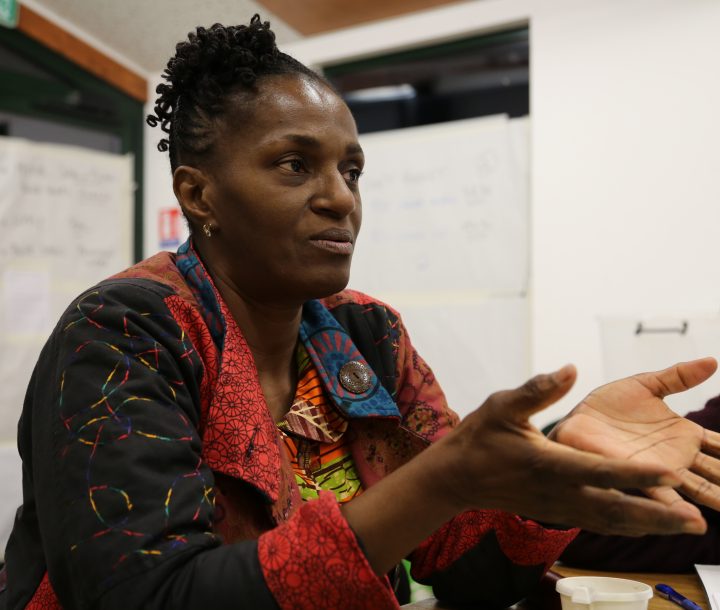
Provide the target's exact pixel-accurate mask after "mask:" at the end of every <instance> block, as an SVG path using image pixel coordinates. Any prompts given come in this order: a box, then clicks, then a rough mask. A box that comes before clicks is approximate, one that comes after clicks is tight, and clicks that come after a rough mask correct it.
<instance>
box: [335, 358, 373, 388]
mask: <svg viewBox="0 0 720 610" xmlns="http://www.w3.org/2000/svg"><path fill="white" fill-rule="evenodd" d="M338 377H339V378H340V383H341V384H342V387H344V388H345V389H346V390H347V391H348V392H352V393H353V394H362V393H363V392H367V391H368V390H369V389H370V385H371V384H372V380H371V378H370V369H369V368H368V367H367V366H366V365H365V364H363V363H362V362H358V361H357V360H351V361H350V362H346V363H345V364H343V365H342V367H341V368H340V372H339V373H338Z"/></svg>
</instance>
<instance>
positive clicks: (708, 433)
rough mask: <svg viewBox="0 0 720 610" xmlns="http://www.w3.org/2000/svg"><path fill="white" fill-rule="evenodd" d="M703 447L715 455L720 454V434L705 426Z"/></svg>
mask: <svg viewBox="0 0 720 610" xmlns="http://www.w3.org/2000/svg"><path fill="white" fill-rule="evenodd" d="M702 449H703V450H704V451H706V452H707V453H710V454H713V455H720V434H718V433H717V432H713V431H712V430H708V429H707V428H703V438H702Z"/></svg>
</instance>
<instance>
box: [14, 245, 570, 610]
mask: <svg viewBox="0 0 720 610" xmlns="http://www.w3.org/2000/svg"><path fill="white" fill-rule="evenodd" d="M300 340H302V341H303V342H304V345H305V347H306V348H307V350H308V353H309V354H310V356H311V358H312V359H313V361H314V363H315V365H316V366H317V367H318V371H319V372H320V375H321V377H322V379H323V382H324V384H325V389H326V392H327V395H328V397H330V398H331V399H332V400H333V402H334V403H335V404H336V405H337V407H338V408H339V409H340V410H341V411H343V413H344V414H345V415H346V416H347V417H348V418H349V419H350V426H349V428H348V434H351V437H350V438H351V451H352V456H353V458H354V461H355V466H356V469H357V472H358V474H359V476H360V478H361V480H362V484H363V486H364V487H366V488H367V487H369V486H371V485H373V484H374V483H375V482H377V481H378V480H379V479H381V478H382V477H384V476H385V475H387V474H388V473H389V472H391V471H393V470H394V469H396V468H397V467H399V466H400V465H402V464H404V463H405V462H407V461H408V460H410V459H411V458H412V457H413V456H415V455H417V454H418V453H419V452H420V451H422V450H423V449H424V448H425V447H426V446H427V445H428V444H430V443H432V442H434V441H436V440H437V439H439V438H440V437H441V436H442V435H443V434H445V433H447V431H448V430H450V429H451V428H452V427H453V426H454V425H455V424H456V423H457V416H456V415H455V414H454V413H453V412H452V411H451V410H450V409H449V408H448V407H447V404H446V401H445V398H444V396H443V393H442V391H441V389H440V387H439V385H438V384H437V382H436V381H435V378H434V376H433V374H432V372H431V370H430V369H429V368H428V366H427V365H426V364H425V362H424V361H423V360H422V358H420V356H419V355H418V354H417V352H416V351H415V350H414V348H413V347H412V345H411V343H410V340H409V338H408V335H407V333H406V331H405V329H404V327H403V325H402V323H401V321H400V318H399V316H398V315H397V313H396V312H395V311H393V310H392V309H390V308H389V307H388V306H386V305H384V304H382V303H380V302H378V301H376V300H373V299H371V298H370V297H367V296H366V295H363V294H360V293H357V292H354V291H349V290H348V291H343V292H341V293H339V294H336V295H334V296H332V297H329V298H327V299H324V300H322V301H310V302H308V303H307V304H306V305H305V307H304V311H303V319H302V323H301V330H300ZM351 360H356V361H361V362H364V363H366V364H367V365H369V367H370V369H371V370H372V371H373V374H372V377H371V384H370V387H369V389H368V390H366V391H364V392H362V393H360V394H353V393H350V392H349V391H347V390H345V389H344V388H343V386H342V385H341V384H340V383H339V382H338V376H337V374H338V371H339V369H340V367H342V365H343V364H345V363H346V362H348V361H351ZM18 444H19V448H20V452H21V455H22V458H23V471H24V472H23V475H24V476H23V493H24V503H23V506H22V507H21V509H20V510H19V512H18V516H17V519H16V523H15V527H14V529H13V533H12V536H11V539H10V542H9V544H8V548H7V552H6V559H7V570H8V591H7V593H6V594H5V596H6V598H7V599H6V603H7V608H12V609H15V608H26V607H29V608H58V607H65V608H88V607H92V608H118V609H119V608H122V609H127V608H201V607H207V608H225V607H231V606H232V607H247V608H252V609H254V610H263V609H277V608H282V609H284V610H291V609H292V610H305V609H307V610H311V609H312V610H317V609H320V608H342V609H344V610H351V609H355V608H357V609H360V608H371V609H373V610H382V609H385V608H388V609H391V608H397V607H398V606H397V602H396V600H395V597H394V595H393V592H392V590H391V587H390V585H389V581H388V579H387V578H378V577H377V576H376V575H375V574H374V573H373V571H372V569H371V568H370V566H369V564H368V562H367V560H366V558H365V555H364V552H363V550H362V546H361V542H360V541H358V540H357V538H356V537H355V535H354V533H353V532H352V530H351V529H350V527H349V526H348V524H347V522H346V521H345V520H344V518H343V517H342V514H341V512H340V510H339V508H338V505H337V503H336V502H335V499H334V496H333V495H332V494H321V497H320V498H319V499H318V500H314V501H309V502H306V503H303V502H301V500H300V497H299V493H298V488H297V485H296V483H295V479H294V475H293V472H292V469H291V467H290V465H289V462H288V460H287V457H286V455H285V452H284V451H283V450H282V445H281V441H280V439H279V436H278V432H277V429H276V427H275V424H274V422H273V420H272V418H271V417H270V414H269V411H268V409H267V407H266V405H265V402H264V398H263V395H262V392H261V389H260V384H259V381H258V377H257V371H256V369H255V365H254V363H253V359H252V356H251V353H250V350H249V348H248V346H247V344H246V342H245V340H244V338H243V336H242V334H241V332H240V330H239V328H238V327H237V325H236V324H235V322H234V321H233V319H232V317H231V316H230V315H229V312H228V311H227V309H226V306H225V304H224V302H223V301H222V299H221V298H220V295H219V293H218V292H217V291H216V289H215V287H214V286H213V284H212V281H211V280H210V277H209V275H208V274H207V273H206V271H205V269H204V268H203V266H202V264H201V262H200V261H199V259H198V257H197V256H196V254H195V252H194V250H193V249H192V248H191V247H190V246H189V245H187V244H186V245H185V246H183V247H182V248H181V249H180V250H179V251H178V254H177V255H172V254H168V253H161V254H158V255H156V256H154V257H152V258H150V259H148V260H146V261H143V262H141V263H139V264H138V265H135V266H134V267H132V268H130V269H128V270H127V271H125V272H123V273H121V274H119V275H117V276H115V277H113V278H110V279H109V280H106V281H104V282H102V283H101V284H99V285H98V286H96V287H94V288H92V289H90V290H88V291H87V292H85V293H84V294H82V295H81V296H80V297H78V299H76V301H75V302H74V303H73V304H72V305H71V306H70V307H69V308H68V310H67V311H66V312H65V314H64V315H63V316H62V318H61V320H60V322H59V323H58V325H57V327H56V328H55V330H54V332H53V334H52V336H51V337H50V339H49V341H48V343H47V344H46V346H45V348H44V349H43V352H42V354H41V356H40V359H39V361H38V364H37V367H36V369H35V371H34V373H33V377H32V379H31V382H30V386H29V389H28V393H27V397H26V401H25V405H24V409H23V414H22V418H21V421H20V424H19V432H18ZM498 468H502V465H501V464H498ZM408 519H412V515H411V514H409V515H408ZM573 536H574V532H573V531H559V530H550V529H545V528H543V527H541V526H540V525H538V524H536V523H534V522H532V521H526V520H523V519H521V518H519V517H517V516H514V515H509V514H506V513H502V512H499V511H474V512H468V513H464V514H462V515H459V516H458V517H456V518H455V519H453V520H452V521H450V522H449V523H447V524H446V525H445V526H443V527H442V528H441V529H440V530H439V531H438V532H436V533H435V534H434V535H433V536H431V537H430V538H429V539H428V540H426V541H425V542H424V543H423V544H421V545H420V546H419V548H418V549H416V550H415V551H414V553H413V554H412V555H411V557H410V559H411V561H412V565H413V575H414V576H415V577H416V578H417V579H419V580H421V581H423V582H427V583H430V584H432V585H433V587H434V589H435V593H436V595H438V596H439V597H444V598H450V599H455V600H460V601H468V600H475V601H482V602H484V603H485V604H489V605H492V606H495V607H505V606H507V605H509V604H511V603H513V602H515V601H517V600H518V599H520V598H521V597H523V596H524V594H525V592H526V591H527V590H528V589H529V588H530V587H532V586H533V585H534V584H535V583H536V582H537V580H538V579H539V577H540V576H541V575H542V573H543V572H544V571H545V570H546V569H547V568H548V567H549V566H550V565H551V564H552V562H553V561H554V560H555V559H556V557H557V556H558V555H559V553H560V552H561V551H562V549H563V548H564V547H565V546H566V545H567V544H568V542H569V541H570V540H571V539H572V537H573Z"/></svg>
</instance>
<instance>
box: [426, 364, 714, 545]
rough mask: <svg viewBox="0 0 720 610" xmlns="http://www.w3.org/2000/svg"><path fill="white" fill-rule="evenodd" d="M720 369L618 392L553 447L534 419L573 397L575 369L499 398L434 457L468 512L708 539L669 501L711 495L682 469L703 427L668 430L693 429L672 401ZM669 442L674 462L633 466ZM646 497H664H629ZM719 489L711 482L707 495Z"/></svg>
mask: <svg viewBox="0 0 720 610" xmlns="http://www.w3.org/2000/svg"><path fill="white" fill-rule="evenodd" d="M713 370H714V361H707V360H706V361H699V362H696V363H688V364H684V365H679V366H678V367H675V368H672V369H667V371H663V372H661V373H657V374H644V375H640V376H637V377H633V378H629V379H624V380H621V381H617V382H614V383H611V384H608V385H607V386H604V387H603V388H600V389H598V390H596V391H595V392H593V393H592V394H591V395H590V396H589V397H588V399H586V401H585V402H583V403H582V405H581V406H579V407H578V408H577V409H576V410H575V411H574V412H573V414H572V416H571V417H568V418H567V419H566V420H565V421H563V423H562V424H561V428H560V430H559V431H558V436H559V438H558V439H557V440H561V441H562V442H563V443H565V444H561V443H560V442H555V441H554V440H553V439H551V438H545V437H544V436H543V435H542V434H541V433H540V431H539V430H537V429H536V428H535V427H534V426H532V425H531V424H530V422H529V417H530V416H531V415H532V414H534V413H535V412H537V411H539V410H541V409H543V408H544V407H546V406H548V405H550V404H552V403H553V402H555V401H557V400H558V399H559V398H561V397H562V396H563V395H564V394H565V393H566V392H567V391H568V390H569V389H570V387H571V386H572V384H573V382H574V380H575V369H574V367H572V366H568V367H565V368H563V369H561V370H560V371H558V372H556V373H554V374H552V375H539V376H537V377H534V378H533V379H531V380H530V381H528V382H527V383H526V384H524V385H523V386H521V387H520V388H517V389H515V390H509V391H503V392H497V393H495V394H493V395H491V396H490V397H489V398H488V400H487V401H486V402H485V403H484V404H483V405H482V406H481V407H480V408H479V409H477V410H476V411H475V412H473V413H472V414H470V415H469V416H468V417H466V418H465V419H464V420H463V422H462V423H461V424H460V426H459V427H458V428H457V429H456V430H454V431H453V432H452V433H451V434H450V435H448V436H447V437H446V438H445V439H443V440H442V441H440V442H439V443H437V444H436V445H435V446H433V447H431V448H430V449H428V450H427V453H430V452H433V453H434V459H435V460H437V461H438V462H440V463H442V464H443V466H442V467H443V471H444V472H445V473H446V475H445V477H444V480H443V481H442V485H443V490H444V493H447V494H448V495H449V497H451V498H453V499H454V501H456V502H457V503H458V504H459V506H461V507H462V508H499V509H503V510H506V511H509V512H514V513H517V514H521V515H523V516H526V517H532V518H534V519H537V520H540V521H542V522H546V523H556V524H563V525H572V526H578V527H581V528H583V529H587V530H590V531H594V532H598V533H605V534H623V535H631V536H633V535H643V534H650V533H664V534H669V533H681V532H685V533H702V532H704V531H705V527H706V524H705V521H704V520H703V518H702V516H701V514H700V512H699V511H698V509H697V508H696V507H695V506H693V505H691V504H689V503H687V502H684V501H680V502H671V501H669V500H670V496H671V495H673V496H674V498H675V499H677V498H679V496H678V495H677V493H676V492H674V491H673V489H672V488H673V487H677V486H681V487H682V489H683V490H684V489H685V487H686V486H688V485H691V481H692V484H694V486H695V488H698V487H702V486H701V485H699V483H698V481H700V480H704V479H703V477H702V475H699V474H696V473H690V474H686V473H685V472H684V471H683V470H682V468H683V467H684V468H685V469H688V468H690V465H691V463H693V461H694V460H696V454H698V452H699V447H700V445H701V443H702V442H703V440H702V439H703V435H702V428H699V432H698V430H697V428H698V427H697V426H696V425H695V424H691V423H690V422H688V424H689V426H688V427H684V426H683V427H679V426H678V428H677V430H675V431H672V430H671V429H670V428H669V427H668V421H673V422H674V421H676V420H680V421H684V420H683V419H682V418H680V417H678V416H677V415H675V414H674V413H673V412H672V411H670V410H669V409H668V408H667V406H665V404H664V403H663V402H662V397H663V396H665V395H667V394H669V393H671V392H678V391H681V390H683V389H687V388H689V387H692V386H693V385H697V384H698V383H701V382H702V381H704V380H705V379H706V378H707V377H709V376H710V374H712V372H713ZM681 379H684V380H685V381H684V382H683V381H681ZM630 413H634V415H632V416H630V415H629V414H630ZM652 422H657V423H656V424H653V423H652ZM651 431H652V432H654V433H655V435H654V436H652V438H649V436H648V435H649V434H650V432H651ZM708 434H714V433H708ZM571 438H572V439H574V441H575V442H571V441H570V439H571ZM713 438H718V435H714V437H713ZM590 439H592V441H593V442H592V443H591V442H590ZM662 440H666V441H667V442H668V443H672V446H673V447H675V446H677V450H676V454H677V455H676V456H674V457H673V458H672V460H668V459H667V457H665V456H664V455H663V452H662V451H659V452H654V453H652V456H653V459H645V460H641V459H638V458H636V459H634V460H628V459H627V458H628V457H629V456H630V455H636V454H638V453H639V451H640V449H641V448H650V447H651V446H652V445H653V444H657V443H659V442H661V441H662ZM712 442H714V443H715V445H714V446H717V447H718V448H720V442H718V441H714V440H713V441H712ZM568 445H574V447H571V446H568ZM590 451H592V452H590ZM598 454H602V455H598ZM710 459H711V458H706V460H710ZM699 463H700V464H706V463H707V461H704V460H702V459H701V460H700V461H699ZM696 470H698V468H696ZM688 472H689V470H688ZM688 476H692V479H688ZM713 480H714V477H713ZM637 488H642V489H652V490H654V491H653V496H654V497H653V498H643V497H637V496H633V495H628V494H625V493H623V492H621V491H619V490H621V489H637ZM713 488H714V484H712V483H709V482H707V487H706V488H705V491H704V492H703V493H705V494H712V493H714V491H713Z"/></svg>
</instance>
